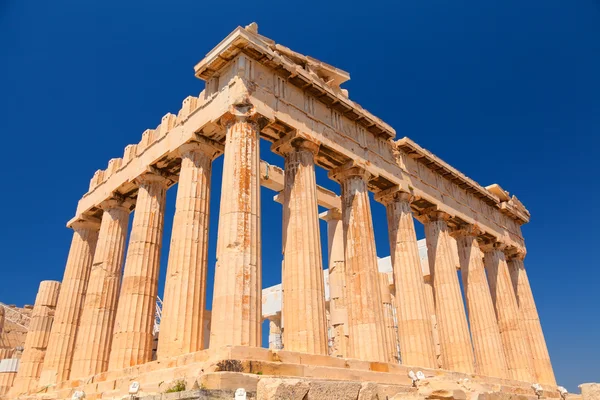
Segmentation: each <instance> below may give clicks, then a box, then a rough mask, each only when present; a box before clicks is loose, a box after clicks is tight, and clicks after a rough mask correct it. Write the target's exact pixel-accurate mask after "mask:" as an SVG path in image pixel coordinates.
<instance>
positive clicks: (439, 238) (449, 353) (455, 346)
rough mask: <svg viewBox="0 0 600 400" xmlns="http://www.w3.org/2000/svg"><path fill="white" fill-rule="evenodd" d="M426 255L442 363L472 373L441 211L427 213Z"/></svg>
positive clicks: (470, 348) (468, 339) (464, 318)
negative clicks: (430, 277)
mask: <svg viewBox="0 0 600 400" xmlns="http://www.w3.org/2000/svg"><path fill="white" fill-rule="evenodd" d="M425 217H426V228H425V233H426V239H427V257H428V259H429V269H430V270H431V275H432V278H433V289H434V292H435V310H436V312H435V315H436V318H437V323H438V332H439V336H440V348H441V353H442V354H441V358H442V363H443V364H442V365H443V368H444V369H448V370H451V371H458V372H465V373H473V372H474V371H475V365H474V360H473V357H474V356H473V346H472V345H471V337H470V334H469V326H468V324H467V316H466V314H465V307H464V303H463V298H462V294H461V291H460V284H459V281H458V274H457V272H456V265H455V261H454V260H455V259H456V257H455V256H454V255H453V254H452V251H453V250H452V249H453V246H452V245H451V243H450V241H451V239H452V238H451V237H450V234H449V229H448V224H447V222H446V221H447V218H448V215H447V214H445V213H443V212H436V211H434V212H430V213H429V214H427V215H426V216H425Z"/></svg>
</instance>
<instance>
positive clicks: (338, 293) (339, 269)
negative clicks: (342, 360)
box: [320, 208, 349, 357]
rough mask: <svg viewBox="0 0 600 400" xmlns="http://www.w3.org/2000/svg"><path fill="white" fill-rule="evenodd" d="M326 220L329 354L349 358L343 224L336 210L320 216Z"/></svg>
mask: <svg viewBox="0 0 600 400" xmlns="http://www.w3.org/2000/svg"><path fill="white" fill-rule="evenodd" d="M320 217H321V218H322V219H323V220H325V221H327V243H328V249H329V251H328V256H329V264H328V265H329V299H330V300H329V313H330V317H331V326H332V328H333V334H332V336H333V346H332V352H331V354H330V355H332V356H334V357H348V356H349V334H348V309H347V301H348V300H347V294H346V265H345V264H346V263H345V261H344V224H343V223H342V212H341V211H340V210H338V209H337V208H334V209H331V210H328V211H326V212H324V213H322V214H321V215H320Z"/></svg>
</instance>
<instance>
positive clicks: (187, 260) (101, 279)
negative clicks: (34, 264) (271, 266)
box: [40, 111, 551, 385]
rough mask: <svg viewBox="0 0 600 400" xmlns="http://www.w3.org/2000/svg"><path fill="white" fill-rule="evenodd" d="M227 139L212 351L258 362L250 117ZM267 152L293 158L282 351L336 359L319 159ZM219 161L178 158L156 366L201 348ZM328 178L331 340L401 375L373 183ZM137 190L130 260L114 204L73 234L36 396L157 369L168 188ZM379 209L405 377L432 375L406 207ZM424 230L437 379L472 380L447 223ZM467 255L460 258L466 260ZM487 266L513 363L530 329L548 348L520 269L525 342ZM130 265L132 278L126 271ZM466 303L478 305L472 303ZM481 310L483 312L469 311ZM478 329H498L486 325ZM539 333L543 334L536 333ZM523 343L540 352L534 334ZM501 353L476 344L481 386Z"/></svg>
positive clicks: (200, 149)
mask: <svg viewBox="0 0 600 400" xmlns="http://www.w3.org/2000/svg"><path fill="white" fill-rule="evenodd" d="M224 123H225V125H226V127H227V135H226V143H225V147H224V152H225V157H224V166H223V179H222V185H223V190H222V192H221V203H220V204H221V207H220V217H219V228H218V230H219V231H218V243H217V264H216V269H215V284H214V295H213V296H214V297H213V310H212V322H211V337H210V345H211V347H212V346H214V347H219V346H222V345H247V346H260V344H261V322H262V315H261V308H262V307H261V269H262V268H261V258H262V257H261V250H260V249H261V229H260V221H261V220H260V208H261V207H260V177H259V162H260V154H259V129H258V126H257V123H256V122H255V121H254V120H253V119H252V117H251V116H250V115H249V114H246V113H244V112H239V113H238V112H235V111H234V112H233V113H232V114H230V115H229V116H228V117H227V118H226V119H225V120H224ZM273 148H274V150H275V151H276V152H278V153H280V154H282V155H283V156H284V157H285V171H286V173H285V187H284V192H283V199H284V202H283V206H284V224H283V226H284V228H283V229H284V231H283V253H284V264H283V290H284V296H285V298H284V303H283V304H284V309H283V313H284V317H285V323H286V328H285V330H284V342H285V346H286V349H287V350H292V351H300V352H308V353H313V354H327V352H328V346H327V331H326V321H325V318H326V316H325V296H324V286H323V280H322V264H321V248H320V234H319V221H318V218H319V216H318V208H317V196H316V179H315V159H314V158H315V154H316V153H317V151H318V149H319V146H318V145H317V144H314V143H311V142H310V141H308V140H306V138H304V137H302V136H300V135H297V136H292V137H288V138H285V139H283V140H282V141H280V142H278V143H276V144H275V145H274V147H273ZM222 151H223V149H221V148H219V146H218V145H216V144H214V143H206V142H202V143H194V144H190V145H186V146H183V147H182V148H181V159H182V163H181V172H180V179H179V185H178V190H177V201H176V212H175V218H174V223H173V233H172V239H171V250H170V253H169V261H168V267H167V280H166V285H165V296H164V308H163V315H162V321H161V332H160V340H159V344H158V350H157V353H158V358H164V357H170V356H174V355H179V354H185V353H189V352H193V351H196V350H200V349H201V348H202V344H203V341H204V338H203V337H202V321H203V313H204V309H205V305H204V297H205V290H206V271H207V246H208V227H209V198H210V175H211V164H212V160H213V159H214V158H215V157H216V156H217V155H218V154H220V153H221V152H222ZM330 176H331V177H332V178H333V179H335V180H337V181H338V182H339V183H340V185H341V192H342V194H341V200H342V210H341V224H340V225H341V229H340V227H339V225H338V227H337V228H336V229H337V231H338V232H340V231H341V232H342V240H341V241H340V239H339V236H338V238H337V239H331V240H335V241H337V243H338V244H339V243H343V257H342V253H340V250H338V252H337V253H334V252H331V253H330V257H332V259H330V265H331V264H332V263H333V264H334V265H333V268H332V273H334V278H335V279H334V281H335V280H336V279H337V280H338V281H340V280H341V281H343V282H342V283H341V284H340V283H339V282H338V283H337V285H338V287H339V290H340V291H338V295H337V297H336V304H335V307H336V308H337V309H338V310H340V311H339V313H338V314H337V316H336V317H335V318H334V317H333V316H332V319H334V320H335V321H338V324H337V325H342V326H344V329H347V333H346V332H342V333H343V336H344V337H345V338H347V341H346V342H344V343H343V344H342V345H341V346H344V347H346V348H347V352H346V353H347V355H349V356H351V357H355V358H359V359H364V360H376V361H392V360H393V355H394V354H395V348H396V344H395V343H393V341H392V340H390V339H389V338H390V336H391V335H390V333H389V314H387V315H386V313H385V312H384V307H383V303H384V302H386V301H388V300H386V299H385V298H382V294H381V290H380V288H381V278H380V276H379V273H378V268H377V255H376V251H375V237H374V231H373V224H372V217H371V208H370V201H369V192H368V188H367V182H368V179H369V174H368V172H366V171H365V170H364V169H362V168H360V167H358V166H355V165H348V166H345V167H340V168H338V169H336V170H334V171H331V173H330ZM137 184H138V186H139V193H138V198H137V201H136V204H135V213H134V218H133V225H132V229H131V235H130V240H129V245H128V246H127V256H126V257H124V249H125V240H126V234H127V230H128V222H129V212H130V209H131V208H132V204H129V203H128V202H127V201H123V200H120V199H113V200H109V201H107V202H105V203H104V204H102V205H101V207H102V209H103V215H102V220H101V221H100V223H98V222H95V221H81V222H79V223H76V224H75V225H74V226H73V229H74V235H73V241H72V244H71V250H70V253H69V257H68V261H67V266H66V269H65V277H64V280H63V289H62V290H61V292H60V295H59V297H58V303H57V306H56V317H55V323H54V325H53V327H52V331H51V333H50V338H49V343H48V352H47V355H46V361H45V362H44V366H43V370H42V372H41V378H40V384H41V385H47V384H51V383H55V382H60V381H64V380H67V379H69V378H70V379H77V378H83V377H86V376H89V375H93V374H97V373H100V372H103V371H106V370H108V369H120V368H125V367H129V366H132V365H136V364H141V363H145V362H148V361H150V360H151V358H152V339H153V330H152V328H153V318H154V307H155V299H156V295H157V283H158V269H159V259H160V251H161V249H160V247H161V241H162V228H163V220H164V206H165V195H166V189H167V180H166V178H164V177H162V176H160V174H157V173H150V172H149V173H147V174H146V175H144V176H142V177H140V178H139V179H138V181H137ZM378 199H380V200H381V201H382V202H384V204H386V207H387V214H388V223H389V226H390V229H389V230H390V243H391V249H392V260H393V265H394V284H395V287H396V295H395V304H396V307H397V319H398V330H399V335H398V337H399V341H400V348H401V350H402V358H403V363H405V364H408V365H416V366H423V367H429V368H435V367H437V360H436V356H435V349H434V345H433V340H432V328H431V313H430V312H429V309H428V307H427V298H426V297H427V294H426V286H425V285H424V284H423V278H422V273H421V268H420V260H419V256H418V249H417V244H416V235H415V230H414V222H413V216H412V212H411V208H410V196H408V195H407V194H405V193H401V192H389V193H382V194H380V195H379V196H378ZM427 218H428V223H427V229H426V230H427V242H428V250H429V259H430V263H431V269H432V271H433V289H434V297H435V301H434V302H435V310H436V313H435V314H436V316H437V318H438V324H439V334H440V342H441V343H442V360H443V366H444V368H447V369H452V370H456V371H464V372H475V361H474V354H473V346H472V345H471V341H470V338H469V329H468V326H467V321H466V315H465V310H464V307H463V303H462V296H461V292H460V286H459V283H458V280H457V279H458V278H457V274H456V269H455V262H454V258H453V257H455V255H453V253H452V251H453V248H452V245H451V244H450V236H449V235H450V233H449V229H448V226H447V223H446V221H445V219H444V215H443V214H441V213H433V214H431V215H430V216H428V217H427ZM467 242H468V241H465V243H463V244H462V245H461V246H462V247H465V248H466V246H467V245H468V244H469V243H467ZM461 243H462V242H461ZM476 244H477V241H471V243H470V245H469V246H470V248H471V249H474V248H475V246H476ZM462 247H461V249H462ZM471 251H473V252H475V250H464V249H462V250H461V252H460V253H461V266H462V268H463V271H464V270H468V271H469V272H471V270H473V271H476V272H474V273H471V274H470V277H468V278H469V279H467V278H464V279H465V282H466V284H465V287H466V293H467V305H468V307H469V316H470V318H471V319H473V318H472V317H471V314H473V313H475V311H476V309H477V308H478V307H482V306H481V305H480V304H479V303H480V302H481V300H478V297H477V295H478V293H479V292H478V291H477V290H479V291H481V290H482V289H481V288H479V289H477V283H473V284H471V282H479V284H480V285H482V283H481V282H483V281H482V277H481V271H483V267H482V265H481V260H479V263H477V262H476V261H477V260H475V258H476V257H473V256H472V255H471V253H470V252H471ZM477 251H479V250H478V248H477ZM475 253H476V252H475ZM489 254H490V255H489V256H488V255H487V254H486V267H487V268H488V273H490V275H494V274H495V276H496V277H495V278H492V276H490V287H491V289H492V290H491V293H490V296H488V297H490V301H491V302H493V303H494V305H495V307H494V308H495V309H496V311H498V309H499V308H500V309H504V308H505V307H508V308H510V312H509V314H507V315H505V313H504V311H499V312H497V315H498V319H499V320H500V321H501V323H500V329H499V332H500V333H499V334H500V336H501V339H502V345H503V348H504V351H505V353H506V352H519V351H521V350H522V349H523V348H524V344H523V343H524V341H523V337H522V335H521V338H520V339H521V340H520V341H519V340H518V339H519V337H518V334H517V333H515V332H521V331H520V330H519V329H521V326H527V327H530V328H529V329H530V330H531V331H536V335H537V336H536V338H537V339H536V340H538V342H539V340H540V339H539V337H540V335H541V329H537V325H536V324H535V320H536V318H534V311H535V306H534V305H533V307H532V304H533V303H532V301H533V299H532V297H531V296H530V292H528V290H529V289H528V284H527V281H526V277H525V275H524V272H525V271H524V269H523V268H522V264H520V266H519V268H518V271H516V272H514V273H513V276H514V277H516V278H515V279H516V280H517V284H516V286H515V287H516V288H517V294H518V296H519V297H518V299H519V301H522V302H523V303H524V304H527V305H526V306H524V308H525V309H526V313H527V316H526V318H528V322H527V323H523V324H521V322H519V324H518V327H519V329H515V325H514V324H512V325H511V322H510V321H511V318H512V320H514V319H515V315H516V316H517V318H516V320H517V321H523V320H524V319H523V317H522V316H519V315H518V313H519V312H520V311H519V307H518V306H517V297H515V295H514V292H513V287H512V284H511V280H510V275H509V272H508V266H507V264H506V261H503V260H504V259H503V258H502V257H501V256H500V254H503V253H502V252H501V251H500V250H499V249H493V251H492V252H491V253H489ZM123 260H125V266H124V270H123V271H122V265H123ZM465 263H466V264H465ZM471 264H473V266H472V265H471ZM488 264H489V265H488ZM478 268H479V269H478ZM479 270H481V271H479ZM477 271H479V272H477ZM335 273H337V275H335ZM466 275H469V274H466ZM121 277H122V283H121ZM473 277H475V278H473ZM483 280H485V276H483ZM468 286H469V287H468ZM471 287H475V289H477V290H475V289H473V290H471ZM507 288H508V289H510V291H509V290H508V289H507ZM489 292H490V291H489V290H488V293H489ZM471 293H474V294H472V295H471V296H470V297H471V299H472V301H471V299H470V298H469V295H470V294H471ZM511 293H512V297H511V295H510V294H511ZM480 296H481V295H480ZM521 297H522V298H523V300H521ZM507 298H508V300H507ZM389 301H390V303H391V300H389ZM484 302H485V301H484ZM471 303H477V305H475V304H473V305H470V306H469V304H471ZM490 304H491V303H489V304H487V305H485V306H483V308H485V307H487V310H488V311H489V309H490V307H489V306H490ZM492 314H493V313H492ZM484 317H485V318H488V319H489V312H488V314H487V315H485V316H484ZM340 321H342V322H340ZM537 321H538V324H539V319H538V320H537ZM490 323H493V322H490V321H489V320H482V321H480V322H477V323H475V322H473V320H472V321H471V324H472V326H474V325H476V326H477V327H476V328H473V327H472V333H473V335H475V332H488V330H487V329H486V327H485V324H490ZM477 324H479V325H482V327H479V325H477ZM334 325H336V323H335V322H334ZM528 333H529V337H530V338H531V336H532V335H531V332H529V331H528ZM496 339H497V338H496ZM541 340H543V335H542V336H541ZM492 342H493V340H492V341H491V342H490V339H488V338H485V339H481V340H480V339H477V340H475V339H474V340H473V343H474V344H475V343H477V344H476V345H475V347H476V349H475V355H476V356H477V357H478V358H477V370H478V372H480V373H485V374H491V375H493V374H495V376H499V375H500V372H495V371H494V370H492V369H491V367H490V369H489V370H490V371H492V372H489V373H488V372H487V371H488V369H486V368H488V367H486V365H487V364H486V363H489V362H487V361H485V360H488V358H486V357H484V356H478V354H479V352H480V351H482V350H481V349H479V347H481V348H483V349H485V351H486V352H490V351H492V350H494V349H495V350H494V351H498V348H500V347H498V346H499V345H498V343H496V342H497V340H496V342H494V343H495V344H494V345H492V344H489V343H492ZM480 343H483V344H481V345H479V344H480ZM494 346H496V347H494ZM519 346H520V347H519ZM530 347H531V348H533V347H536V346H530ZM536 348H539V349H538V350H539V352H542V350H543V348H544V349H545V344H544V345H541V344H538V345H537V347H536ZM486 356H487V353H486ZM535 357H536V356H533V359H535ZM480 359H481V361H480ZM539 359H540V360H541V361H543V362H544V363H546V359H547V366H549V358H548V357H547V351H546V355H545V356H544V355H542V356H539ZM490 360H491V359H490ZM510 362H511V358H510V357H507V363H508V368H509V370H510V371H511V372H513V371H514V375H511V377H513V378H517V374H518V378H517V379H522V380H530V381H531V378H528V379H525V378H526V376H525V371H530V369H528V368H527V367H526V366H523V365H522V364H519V363H513V364H510ZM484 371H485V372H484ZM499 371H501V372H502V371H503V368H502V367H499ZM536 372H537V371H536ZM550 373H551V367H550ZM540 376H541V375H540ZM540 381H541V379H540Z"/></svg>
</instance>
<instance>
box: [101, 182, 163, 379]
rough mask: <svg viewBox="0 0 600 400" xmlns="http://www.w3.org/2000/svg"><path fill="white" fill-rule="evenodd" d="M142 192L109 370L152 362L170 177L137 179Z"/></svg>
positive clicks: (131, 236)
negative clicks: (161, 250)
mask: <svg viewBox="0 0 600 400" xmlns="http://www.w3.org/2000/svg"><path fill="white" fill-rule="evenodd" d="M137 183H138V184H139V191H138V196H137V201H136V205H135V212H134V215H133V223H132V226H131V235H130V238H129V245H128V247H127V258H126V259H125V269H124V271H123V281H122V283H121V292H120V294H119V305H118V307H117V315H116V318H115V328H114V334H113V342H112V348H111V351H110V361H109V364H108V369H109V370H115V369H121V368H127V367H130V366H132V365H138V364H144V363H146V362H148V361H152V347H153V341H154V331H153V328H154V314H155V310H156V296H157V292H158V270H159V267H160V248H161V245H162V235H163V223H164V214H165V201H166V194H167V180H166V179H165V178H164V177H162V176H160V175H158V174H154V173H147V174H145V175H143V176H141V177H140V178H138V179H137Z"/></svg>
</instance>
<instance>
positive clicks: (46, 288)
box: [9, 281, 60, 395]
mask: <svg viewBox="0 0 600 400" xmlns="http://www.w3.org/2000/svg"><path fill="white" fill-rule="evenodd" d="M59 291H60V282H57V281H42V282H41V283H40V287H39V290H38V293H37V297H36V298H35V304H34V306H33V310H32V312H31V321H30V322H29V329H28V331H27V337H26V339H25V345H24V349H23V355H22V356H21V362H20V364H19V371H18V372H17V376H16V378H15V381H14V384H13V387H12V389H11V390H10V392H9V393H11V394H12V395H19V394H22V393H28V392H29V391H31V390H33V389H35V388H36V387H37V384H38V380H39V378H40V374H41V372H42V365H43V364H44V357H45V356H46V349H47V347H48V339H49V338H50V331H51V329H52V322H53V320H54V312H55V309H56V302H57V300H58V294H59Z"/></svg>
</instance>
